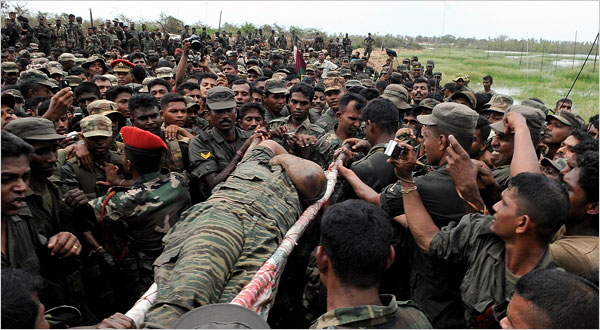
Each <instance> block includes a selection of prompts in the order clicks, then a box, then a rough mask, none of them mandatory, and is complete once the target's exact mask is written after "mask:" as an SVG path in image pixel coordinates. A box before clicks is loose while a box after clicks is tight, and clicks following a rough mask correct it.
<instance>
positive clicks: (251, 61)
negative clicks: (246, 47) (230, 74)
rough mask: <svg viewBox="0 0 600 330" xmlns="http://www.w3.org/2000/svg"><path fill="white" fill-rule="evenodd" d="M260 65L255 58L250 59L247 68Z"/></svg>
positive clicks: (247, 61)
mask: <svg viewBox="0 0 600 330" xmlns="http://www.w3.org/2000/svg"><path fill="white" fill-rule="evenodd" d="M259 64H260V63H259V62H258V60H257V59H255V58H249V59H247V60H246V65H247V66H254V65H259Z"/></svg>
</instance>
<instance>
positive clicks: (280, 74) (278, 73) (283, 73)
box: [271, 72, 288, 80]
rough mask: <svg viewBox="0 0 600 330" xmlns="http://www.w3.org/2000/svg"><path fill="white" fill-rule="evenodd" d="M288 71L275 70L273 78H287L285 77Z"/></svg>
mask: <svg viewBox="0 0 600 330" xmlns="http://www.w3.org/2000/svg"><path fill="white" fill-rule="evenodd" d="M287 76H288V75H287V73H285V72H275V73H273V75H272V76H271V79H279V80H285V78H286V77H287Z"/></svg>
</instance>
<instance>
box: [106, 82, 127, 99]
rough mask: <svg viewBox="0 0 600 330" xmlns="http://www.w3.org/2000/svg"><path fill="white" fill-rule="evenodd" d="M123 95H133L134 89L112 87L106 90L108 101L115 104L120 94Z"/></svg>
mask: <svg viewBox="0 0 600 330" xmlns="http://www.w3.org/2000/svg"><path fill="white" fill-rule="evenodd" d="M122 93H129V94H131V95H133V88H131V87H129V86H124V85H117V86H110V87H109V88H108V89H107V90H106V99H107V100H108V101H113V102H114V101H115V100H116V99H117V97H118V96H119V94H122Z"/></svg>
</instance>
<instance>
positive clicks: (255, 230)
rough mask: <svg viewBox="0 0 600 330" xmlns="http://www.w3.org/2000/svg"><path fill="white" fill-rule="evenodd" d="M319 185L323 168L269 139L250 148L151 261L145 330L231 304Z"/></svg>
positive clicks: (322, 183) (319, 189)
mask: <svg viewBox="0 0 600 330" xmlns="http://www.w3.org/2000/svg"><path fill="white" fill-rule="evenodd" d="M309 178H311V179H309ZM309 181H310V183H309ZM324 186H325V176H324V175H323V171H322V170H321V168H319V167H318V166H317V165H316V164H314V163H312V162H310V161H306V160H302V159H300V158H298V157H295V156H292V155H289V154H287V153H286V152H285V150H284V149H283V148H282V147H281V146H280V145H278V144H277V143H275V142H273V141H269V140H267V141H264V142H262V143H261V144H260V145H258V146H256V147H255V148H254V149H252V150H251V151H249V152H248V153H247V154H246V156H245V159H244V160H243V161H242V162H241V163H239V164H238V166H237V168H236V170H235V171H234V172H233V173H232V174H231V175H230V176H229V177H228V179H227V180H226V181H225V182H224V183H222V184H220V185H219V186H217V187H216V188H215V189H214V190H213V194H212V195H211V197H210V199H209V200H207V201H206V202H203V203H200V204H196V205H195V206H193V207H192V208H191V209H189V210H188V211H186V212H185V213H184V214H183V216H182V219H181V220H180V221H179V222H178V223H177V224H176V225H175V227H173V229H172V230H171V231H170V232H169V234H168V235H167V236H166V237H165V239H164V241H165V249H164V251H163V253H162V255H161V256H160V257H158V258H157V259H156V261H155V262H154V266H155V267H156V268H155V276H154V279H155V282H156V283H157V284H158V295H157V298H156V303H155V304H154V305H153V306H152V307H151V308H150V310H149V311H148V313H146V320H145V324H144V325H143V326H144V327H166V328H169V327H173V325H174V323H175V321H177V319H178V318H179V317H180V316H181V315H183V314H184V313H186V312H188V311H190V310H192V309H193V308H195V307H198V306H202V305H208V304H214V303H227V302H230V301H231V300H232V299H233V298H234V297H235V296H236V295H237V294H238V293H239V292H240V290H241V289H242V287H243V286H244V285H245V284H246V283H247V282H248V281H249V280H250V279H252V277H253V276H254V274H255V273H256V271H257V270H258V269H259V268H260V267H261V266H262V264H263V263H264V262H265V261H266V260H267V259H268V258H269V257H270V256H271V255H272V253H273V252H274V251H275V249H276V248H277V246H278V245H279V244H280V242H281V240H282V239H283V236H284V234H285V233H286V232H287V230H288V229H289V228H290V227H291V226H292V225H293V223H294V222H295V221H296V219H298V217H299V216H300V214H301V212H302V210H303V206H302V205H303V204H302V203H303V201H304V203H306V204H309V203H311V202H312V201H314V200H315V199H316V198H319V197H320V196H321V195H322V193H324Z"/></svg>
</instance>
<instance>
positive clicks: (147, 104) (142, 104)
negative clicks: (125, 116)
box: [129, 93, 158, 115]
mask: <svg viewBox="0 0 600 330" xmlns="http://www.w3.org/2000/svg"><path fill="white" fill-rule="evenodd" d="M152 107H156V108H157V109H158V100H157V99H156V97H154V96H152V95H150V94H148V93H139V94H135V95H133V96H131V98H130V99H129V112H130V113H131V115H133V113H134V112H135V111H136V110H138V109H141V108H152Z"/></svg>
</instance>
